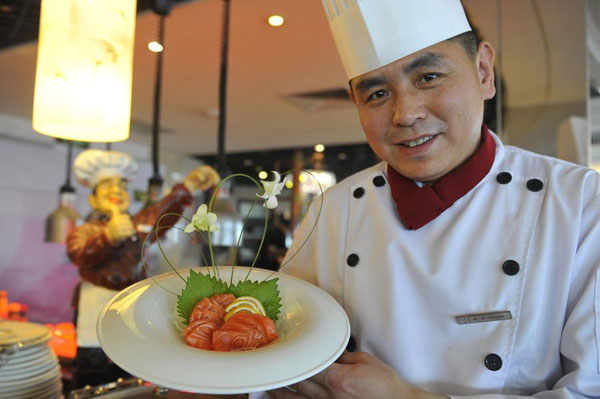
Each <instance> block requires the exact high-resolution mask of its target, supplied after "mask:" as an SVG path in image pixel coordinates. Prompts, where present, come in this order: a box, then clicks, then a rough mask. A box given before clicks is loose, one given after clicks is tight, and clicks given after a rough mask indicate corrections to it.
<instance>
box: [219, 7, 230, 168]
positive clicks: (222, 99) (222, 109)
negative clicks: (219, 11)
mask: <svg viewBox="0 0 600 399" xmlns="http://www.w3.org/2000/svg"><path fill="white" fill-rule="evenodd" d="M229 16H230V0H223V31H222V35H221V69H220V78H219V128H218V149H217V168H218V170H219V173H221V174H222V175H224V174H226V173H227V159H226V155H225V125H226V114H227V63H228V48H229Z"/></svg>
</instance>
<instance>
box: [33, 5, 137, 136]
mask: <svg viewBox="0 0 600 399" xmlns="http://www.w3.org/2000/svg"><path fill="white" fill-rule="evenodd" d="M135 16H136V0H86V1H73V0H43V1H42V4H41V14H40V34H39V44H38V57H37V68H36V77H35V93H34V103H33V128H34V130H36V131H38V132H40V133H42V134H45V135H48V136H52V137H58V138H62V139H67V140H75V141H96V142H113V141H123V140H126V139H127V138H128V137H129V125H130V114H131V82H132V73H133V42H134V34H135Z"/></svg>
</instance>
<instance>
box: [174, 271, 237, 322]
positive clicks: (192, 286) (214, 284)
mask: <svg viewBox="0 0 600 399" xmlns="http://www.w3.org/2000/svg"><path fill="white" fill-rule="evenodd" d="M228 292H229V287H228V286H227V284H226V283H225V282H223V281H222V280H219V279H216V278H214V277H212V276H209V275H207V274H202V273H197V272H195V271H193V270H190V275H189V276H188V278H187V282H186V285H185V288H184V289H183V290H182V291H181V295H178V296H177V313H179V316H181V317H182V318H183V320H184V323H185V324H186V325H187V324H188V320H189V319H190V315H191V314H192V310H194V306H196V304H197V303H198V301H200V300H201V299H202V298H205V297H210V296H213V295H216V294H225V293H228Z"/></svg>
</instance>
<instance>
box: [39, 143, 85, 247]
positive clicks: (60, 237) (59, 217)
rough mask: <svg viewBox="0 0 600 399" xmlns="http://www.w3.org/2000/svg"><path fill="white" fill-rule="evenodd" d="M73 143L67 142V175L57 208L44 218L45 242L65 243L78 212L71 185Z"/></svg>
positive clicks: (76, 219)
mask: <svg viewBox="0 0 600 399" xmlns="http://www.w3.org/2000/svg"><path fill="white" fill-rule="evenodd" d="M72 158H73V143H72V142H71V141H69V142H67V176H66V181H65V184H63V185H62V186H61V188H60V193H59V200H58V208H56V209H55V210H54V211H52V213H51V214H50V215H48V217H47V218H46V242H58V243H65V242H66V241H67V236H68V235H69V233H70V232H71V231H72V230H73V229H74V228H75V225H76V224H77V221H78V220H79V213H78V212H77V210H76V209H75V189H74V188H73V186H71V162H72Z"/></svg>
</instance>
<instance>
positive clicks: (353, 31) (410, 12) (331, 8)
mask: <svg viewBox="0 0 600 399" xmlns="http://www.w3.org/2000/svg"><path fill="white" fill-rule="evenodd" d="M323 6H324V7H325V14H326V15H327V18H328V20H329V27H330V28H331V33H332V34H333V38H334V40H335V43H336V45H337V48H338V51H339V53H340V56H341V58H342V63H343V64H344V68H345V69H346V74H347V75H348V79H352V78H355V77H357V76H359V75H362V74H363V73H366V72H370V71H372V70H374V69H377V68H379V67H382V66H384V65H387V64H389V63H392V62H394V61H396V60H399V59H400V58H402V57H405V56H407V55H409V54H412V53H414V52H417V51H419V50H422V49H424V48H426V47H429V46H432V45H434V44H436V43H439V42H441V41H444V40H446V39H450V38H451V37H454V36H456V35H459V34H461V33H464V32H467V31H470V30H471V27H470V26H469V22H468V21H467V17H466V15H465V11H464V10H463V7H462V4H461V2H460V0H323Z"/></svg>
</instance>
